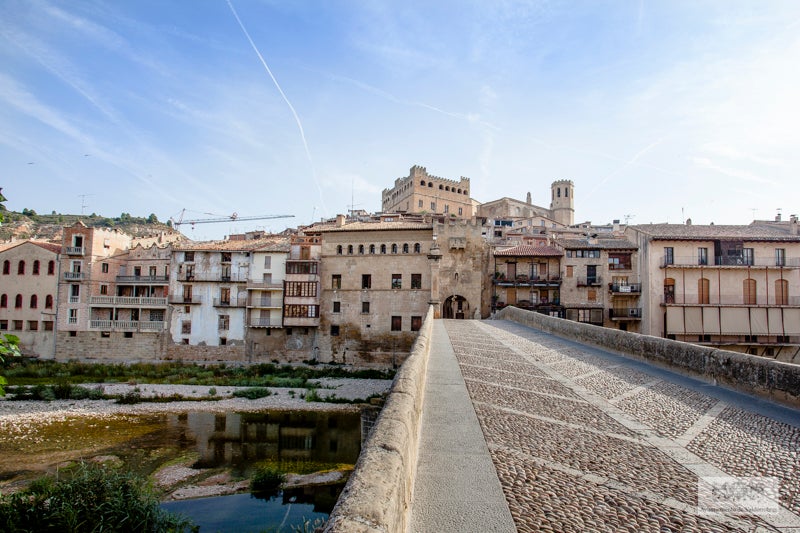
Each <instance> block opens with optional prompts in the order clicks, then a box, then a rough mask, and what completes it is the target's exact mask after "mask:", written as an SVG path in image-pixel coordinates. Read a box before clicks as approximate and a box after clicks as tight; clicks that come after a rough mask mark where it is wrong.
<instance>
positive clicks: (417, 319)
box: [411, 316, 422, 331]
mask: <svg viewBox="0 0 800 533" xmlns="http://www.w3.org/2000/svg"><path fill="white" fill-rule="evenodd" d="M420 329H422V317H421V316H412V317H411V331H419V330H420Z"/></svg>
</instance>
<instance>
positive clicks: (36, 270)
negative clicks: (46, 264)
mask: <svg viewBox="0 0 800 533" xmlns="http://www.w3.org/2000/svg"><path fill="white" fill-rule="evenodd" d="M33 275H34V276H38V275H39V260H38V259H37V260H36V261H34V262H33Z"/></svg>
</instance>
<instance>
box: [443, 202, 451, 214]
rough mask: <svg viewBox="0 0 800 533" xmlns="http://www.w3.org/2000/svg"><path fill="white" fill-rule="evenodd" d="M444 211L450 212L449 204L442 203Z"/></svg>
mask: <svg viewBox="0 0 800 533" xmlns="http://www.w3.org/2000/svg"><path fill="white" fill-rule="evenodd" d="M444 212H445V213H449V212H450V206H449V205H447V204H444Z"/></svg>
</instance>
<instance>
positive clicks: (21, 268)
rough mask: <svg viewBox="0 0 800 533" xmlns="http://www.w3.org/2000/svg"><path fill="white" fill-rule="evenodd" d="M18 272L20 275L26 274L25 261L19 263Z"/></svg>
mask: <svg viewBox="0 0 800 533" xmlns="http://www.w3.org/2000/svg"><path fill="white" fill-rule="evenodd" d="M17 274H18V275H20V276H24V275H25V261H20V262H19V263H18V264H17Z"/></svg>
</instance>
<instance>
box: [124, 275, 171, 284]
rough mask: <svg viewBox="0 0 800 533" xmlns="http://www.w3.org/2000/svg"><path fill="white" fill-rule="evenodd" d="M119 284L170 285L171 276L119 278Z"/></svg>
mask: <svg viewBox="0 0 800 533" xmlns="http://www.w3.org/2000/svg"><path fill="white" fill-rule="evenodd" d="M117 283H164V284H167V283H169V276H117Z"/></svg>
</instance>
